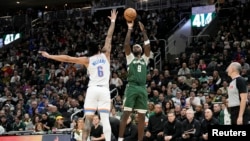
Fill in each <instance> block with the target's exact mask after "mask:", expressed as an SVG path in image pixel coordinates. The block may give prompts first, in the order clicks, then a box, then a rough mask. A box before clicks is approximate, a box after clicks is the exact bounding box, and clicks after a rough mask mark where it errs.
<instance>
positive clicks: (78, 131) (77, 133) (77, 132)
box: [73, 118, 84, 141]
mask: <svg viewBox="0 0 250 141" xmlns="http://www.w3.org/2000/svg"><path fill="white" fill-rule="evenodd" d="M83 130H84V119H83V118H78V119H77V122H76V125H75V127H74V129H73V139H75V140H76V141H82V140H83V135H82V134H83Z"/></svg>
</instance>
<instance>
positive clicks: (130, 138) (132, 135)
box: [124, 122, 138, 141]
mask: <svg viewBox="0 0 250 141" xmlns="http://www.w3.org/2000/svg"><path fill="white" fill-rule="evenodd" d="M137 134H138V132H137V126H136V125H135V124H133V123H132V122H131V123H129V124H127V126H126V128H125V132H124V141H137V140H138V139H137Z"/></svg>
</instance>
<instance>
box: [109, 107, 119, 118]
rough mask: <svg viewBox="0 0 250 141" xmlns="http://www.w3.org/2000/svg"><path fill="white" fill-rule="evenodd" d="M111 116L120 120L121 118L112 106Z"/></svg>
mask: <svg viewBox="0 0 250 141" xmlns="http://www.w3.org/2000/svg"><path fill="white" fill-rule="evenodd" d="M110 117H113V118H117V119H119V120H120V119H121V117H120V115H119V113H117V111H116V109H115V108H111V112H110Z"/></svg>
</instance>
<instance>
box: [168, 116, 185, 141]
mask: <svg viewBox="0 0 250 141" xmlns="http://www.w3.org/2000/svg"><path fill="white" fill-rule="evenodd" d="M181 126H182V124H181V122H180V121H179V120H178V119H175V120H174V121H173V122H172V123H171V122H168V121H167V122H166V123H165V125H164V136H172V140H174V139H176V138H178V137H181V128H182V127H181Z"/></svg>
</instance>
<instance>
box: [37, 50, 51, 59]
mask: <svg viewBox="0 0 250 141" xmlns="http://www.w3.org/2000/svg"><path fill="white" fill-rule="evenodd" d="M38 53H40V54H41V55H42V56H43V57H46V58H49V54H48V53H47V52H46V51H38Z"/></svg>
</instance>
